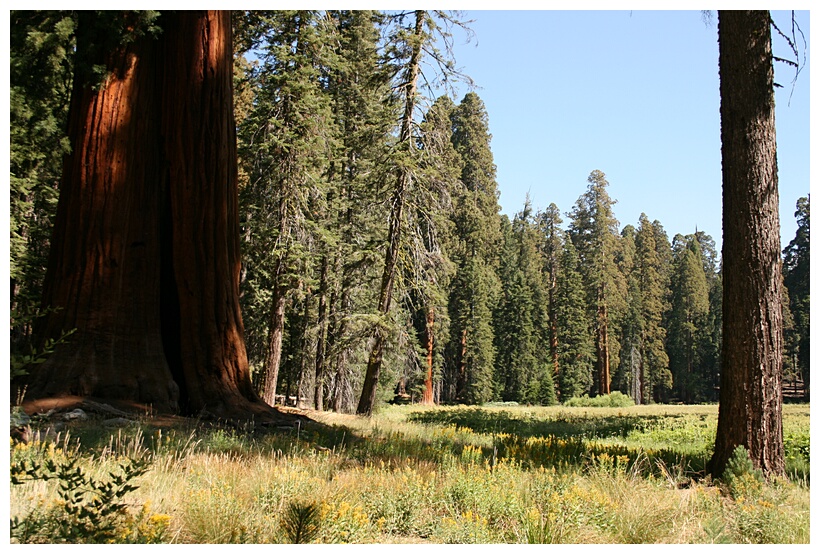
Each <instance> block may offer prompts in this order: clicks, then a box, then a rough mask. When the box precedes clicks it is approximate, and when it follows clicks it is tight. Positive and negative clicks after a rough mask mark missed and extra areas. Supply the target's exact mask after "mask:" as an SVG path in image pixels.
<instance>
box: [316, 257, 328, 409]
mask: <svg viewBox="0 0 820 554" xmlns="http://www.w3.org/2000/svg"><path fill="white" fill-rule="evenodd" d="M327 266H328V259H327V256H322V261H321V270H320V274H319V275H320V277H319V307H318V313H317V316H316V317H317V323H318V325H319V337H318V339H317V341H316V366H315V367H316V377H315V381H314V388H313V407H314V408H316V409H317V410H320V411H321V410H323V409H324V405H323V400H324V394H325V392H324V383H323V379H324V373H325V343H326V336H327V269H328V267H327Z"/></svg>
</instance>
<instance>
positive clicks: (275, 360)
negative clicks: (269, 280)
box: [262, 283, 287, 406]
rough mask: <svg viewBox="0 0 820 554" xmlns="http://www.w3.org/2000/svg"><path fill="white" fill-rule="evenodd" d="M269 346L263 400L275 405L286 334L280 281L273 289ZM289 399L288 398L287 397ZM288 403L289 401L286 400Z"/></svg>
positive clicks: (282, 292) (283, 299) (283, 294)
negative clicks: (283, 340)
mask: <svg viewBox="0 0 820 554" xmlns="http://www.w3.org/2000/svg"><path fill="white" fill-rule="evenodd" d="M268 325H269V328H268V346H267V349H266V350H265V364H264V373H265V381H264V383H265V384H264V387H263V388H262V400H264V401H265V402H267V403H268V404H270V405H271V406H273V404H274V403H275V402H276V385H277V382H278V380H279V366H280V365H281V362H282V337H284V334H285V291H284V290H283V287H282V286H280V285H279V284H278V283H277V284H274V286H273V290H272V291H271V305H270V322H269V324H268ZM285 400H286V401H287V398H286V399H285ZM286 403H287V402H286Z"/></svg>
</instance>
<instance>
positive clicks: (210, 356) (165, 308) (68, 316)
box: [27, 12, 274, 418]
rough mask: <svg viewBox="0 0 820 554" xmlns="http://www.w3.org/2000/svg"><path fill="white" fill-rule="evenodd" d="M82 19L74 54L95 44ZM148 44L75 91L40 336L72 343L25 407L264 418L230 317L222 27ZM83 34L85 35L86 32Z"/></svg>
mask: <svg viewBox="0 0 820 554" xmlns="http://www.w3.org/2000/svg"><path fill="white" fill-rule="evenodd" d="M97 17H100V16H99V15H97V14H95V13H93V12H82V13H81V15H80V24H79V26H78V34H77V44H78V52H82V51H84V44H88V43H93V42H94V41H95V40H97V39H99V37H96V36H94V33H93V31H94V29H100V28H101V27H100V26H99V25H95V18H97ZM160 25H161V27H162V33H161V35H160V38H159V39H156V40H155V39H152V38H150V37H145V36H144V37H140V38H137V39H136V40H134V41H131V42H129V43H127V44H125V45H123V46H120V47H118V48H116V49H113V50H111V51H109V52H106V53H104V54H103V57H102V59H99V60H87V61H89V62H92V63H104V64H105V66H106V67H107V68H108V69H109V71H110V77H109V78H108V80H107V81H106V82H105V83H104V85H103V86H102V87H99V88H96V89H95V88H92V87H91V86H89V85H88V84H87V83H85V82H83V81H82V80H81V79H77V80H76V82H75V87H74V91H73V94H72V100H71V110H70V114H71V115H70V124H69V137H70V139H71V140H72V145H73V148H72V154H71V155H70V156H68V157H67V158H66V161H65V166H64V174H63V180H62V184H61V190H60V200H59V204H58V209H57V212H58V213H57V220H56V222H55V227H54V233H53V240H52V249H51V254H50V259H49V267H48V271H47V276H46V283H45V286H44V295H43V304H44V306H46V307H53V308H56V310H57V311H55V312H53V313H52V314H51V315H50V316H49V317H48V318H46V320H45V321H44V324H43V328H42V329H41V336H43V337H54V336H57V335H59V334H60V333H61V332H63V331H66V330H69V329H76V332H75V334H74V335H73V336H72V338H71V340H70V341H69V342H68V343H66V344H64V345H61V346H60V347H59V348H58V349H57V350H56V351H55V353H54V354H53V355H52V356H51V357H50V358H49V360H48V361H47V362H45V363H44V364H42V365H41V366H40V367H38V368H37V369H36V370H35V371H34V372H33V375H32V379H31V382H30V386H29V388H28V392H27V398H28V399H37V398H46V397H53V396H65V395H77V396H93V397H98V398H103V399H109V400H121V401H128V402H136V403H139V404H148V405H151V406H152V407H153V408H154V409H156V410H158V411H178V410H181V411H183V412H185V413H203V412H205V413H209V414H212V415H214V416H219V417H232V418H233V417H248V416H251V415H260V416H261V415H266V416H271V415H272V414H273V413H274V412H272V411H271V410H270V407H268V406H265V405H264V404H263V403H262V402H260V400H259V398H258V397H257V395H256V394H255V392H254V391H253V388H252V386H251V381H250V377H249V370H248V362H247V357H246V353H245V344H244V337H243V335H244V329H243V325H242V318H241V315H240V311H239V271H240V258H239V225H238V206H237V169H236V139H235V125H234V119H233V92H232V66H233V61H232V52H231V41H232V32H231V26H230V25H231V23H230V13H228V12H179V13H164V14H163V15H162V16H161V19H160ZM89 30H90V31H89Z"/></svg>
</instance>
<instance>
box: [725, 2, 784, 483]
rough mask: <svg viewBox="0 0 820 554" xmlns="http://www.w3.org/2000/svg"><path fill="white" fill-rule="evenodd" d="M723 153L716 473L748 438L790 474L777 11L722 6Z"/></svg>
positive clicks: (770, 469) (768, 464) (765, 466)
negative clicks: (774, 32) (774, 34)
mask: <svg viewBox="0 0 820 554" xmlns="http://www.w3.org/2000/svg"><path fill="white" fill-rule="evenodd" d="M718 14H719V15H718V41H719V52H720V54H719V56H720V97H721V109H720V113H721V143H722V159H723V276H724V281H723V364H722V371H721V380H720V410H719V415H718V428H717V438H716V440H715V452H714V455H713V457H712V459H711V460H710V463H709V470H710V471H711V473H712V474H713V475H716V476H719V475H721V474H722V473H723V471H724V469H725V467H726V462H727V460H728V459H729V458H730V457H731V455H732V453H733V451H734V449H735V448H736V447H737V446H738V445H742V446H744V447H745V448H746V449H747V451H748V452H749V455H750V457H751V459H752V461H753V463H754V464H755V466H757V467H758V468H760V469H762V470H763V471H764V472H765V473H766V474H768V475H779V474H782V473H784V470H785V469H784V452H783V422H782V414H781V412H782V403H783V398H782V390H781V379H782V375H781V373H782V351H783V348H782V340H783V339H782V308H781V298H782V293H781V288H782V273H781V261H780V221H779V216H778V191H777V159H776V142H775V121H774V92H773V90H774V89H773V79H774V75H773V68H772V50H771V27H770V15H769V12H768V11H720V12H718Z"/></svg>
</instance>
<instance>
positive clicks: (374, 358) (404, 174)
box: [356, 10, 425, 416]
mask: <svg viewBox="0 0 820 554" xmlns="http://www.w3.org/2000/svg"><path fill="white" fill-rule="evenodd" d="M424 15H425V14H424V12H423V11H421V10H416V12H415V16H416V25H415V30H414V40H413V42H412V53H411V55H410V61H409V62H408V71H407V80H406V83H405V85H404V86H405V92H404V95H405V96H404V98H405V101H404V114H403V115H402V120H401V130H400V133H399V143H400V144H401V145H403V146H404V148H407V149H408V151H410V150H412V149H413V136H412V126H413V112H414V111H415V109H416V86H417V81H418V76H419V70H420V67H421V53H422V50H421V46H422V41H423V34H424ZM405 163H406V162H405ZM398 171H399V175H398V178H397V179H396V188H395V190H394V192H393V196H392V200H391V208H390V223H389V225H388V237H387V240H388V246H387V252H386V254H385V257H384V272H383V273H382V280H381V287H380V288H379V305H378V313H379V315H381V316H383V317H386V316H387V314H388V312H389V311H390V303H391V299H392V295H393V282H394V280H395V274H396V264H397V263H398V259H399V248H400V247H401V238H402V231H403V229H402V228H403V223H404V202H405V196H406V192H407V189H408V188H409V186H410V182H411V179H412V177H411V175H410V171H409V169H408V168H407V167H406V166H405V165H404V163H402V164H400V165H399V168H398ZM384 333H385V332H384V329H383V328H382V327H380V326H377V327H376V331H375V333H374V336H373V348H372V350H371V352H370V357H369V358H368V360H367V372H366V373H365V377H364V385H363V387H362V395H361V397H360V398H359V405H358V407H357V408H356V413H357V414H361V415H367V416H370V415H371V414H372V413H373V406H374V404H375V402H376V385H377V384H378V381H379V373H380V371H381V366H382V359H383V357H384V340H385V336H384Z"/></svg>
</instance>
